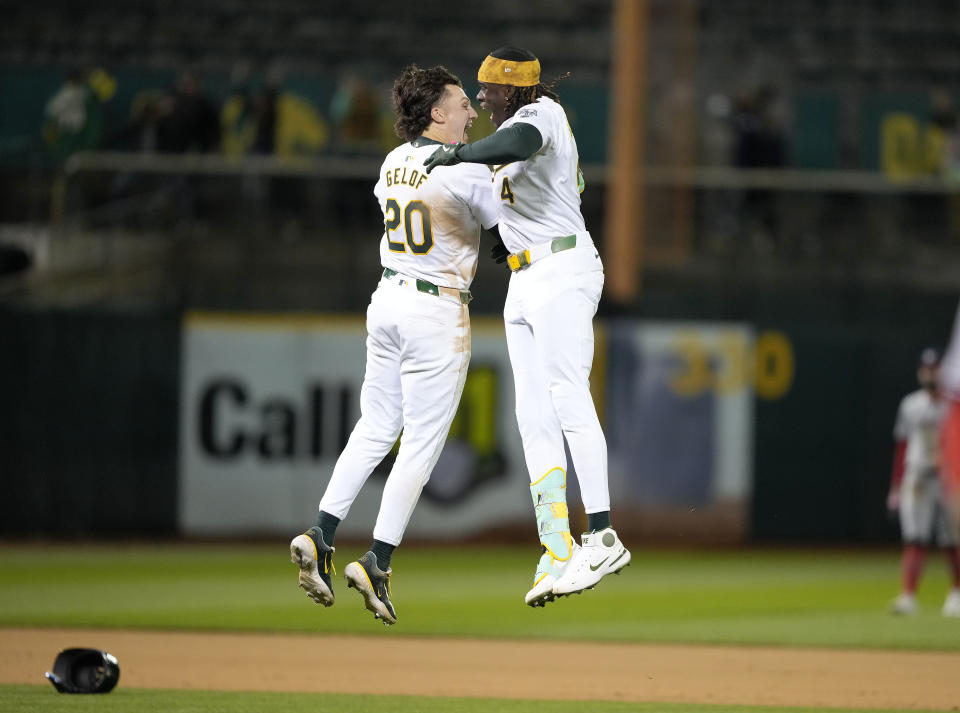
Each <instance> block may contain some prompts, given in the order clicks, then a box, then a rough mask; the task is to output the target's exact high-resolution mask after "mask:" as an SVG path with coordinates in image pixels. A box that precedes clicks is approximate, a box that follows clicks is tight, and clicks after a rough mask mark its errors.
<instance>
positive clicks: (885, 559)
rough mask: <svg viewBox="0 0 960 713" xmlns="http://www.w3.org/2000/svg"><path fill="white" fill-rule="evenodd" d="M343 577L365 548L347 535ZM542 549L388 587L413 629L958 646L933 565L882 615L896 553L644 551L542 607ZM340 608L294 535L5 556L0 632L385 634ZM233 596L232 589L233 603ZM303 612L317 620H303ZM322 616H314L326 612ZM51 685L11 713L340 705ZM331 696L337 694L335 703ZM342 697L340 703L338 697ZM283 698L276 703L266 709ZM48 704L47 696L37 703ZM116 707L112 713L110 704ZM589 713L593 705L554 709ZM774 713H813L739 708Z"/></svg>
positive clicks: (33, 550)
mask: <svg viewBox="0 0 960 713" xmlns="http://www.w3.org/2000/svg"><path fill="white" fill-rule="evenodd" d="M338 545H339V547H338V556H337V558H336V559H335V564H336V565H337V567H338V569H342V567H343V566H344V565H345V564H346V563H347V562H349V561H350V559H351V558H353V557H355V556H357V555H359V554H361V551H362V549H363V548H362V546H359V545H358V546H350V545H349V544H345V543H338ZM535 558H536V550H535V549H533V550H531V549H530V548H527V550H523V551H521V550H516V549H506V548H480V547H468V548H449V547H447V548H417V547H405V548H401V549H400V550H398V552H397V553H396V554H395V556H394V561H393V568H394V578H393V595H394V597H393V598H394V602H395V604H396V606H397V611H398V614H399V617H400V622H399V624H398V625H397V626H396V627H393V628H392V629H391V630H390V632H391V634H392V633H396V634H397V635H401V636H403V635H410V636H456V637H464V636H476V637H499V638H521V639H529V638H541V639H546V638H551V639H553V638H555V639H567V640H591V641H631V642H691V643H718V644H719V643H722V644H748V645H749V644H755V645H761V644H762V645H776V646H809V647H822V646H825V647H848V648H897V649H915V650H949V651H957V650H960V621H957V620H945V619H944V618H943V617H941V616H940V614H939V609H940V605H941V603H942V600H943V596H944V593H945V591H946V588H947V579H946V574H945V571H944V570H945V568H944V566H943V563H942V562H941V561H940V560H939V558H931V560H930V561H929V563H928V572H927V575H926V576H925V578H924V581H923V583H922V587H921V592H920V602H921V606H922V611H921V613H920V614H919V615H918V616H916V617H912V618H909V619H903V618H897V617H893V616H891V615H890V614H888V611H887V607H888V604H889V602H890V600H891V599H892V597H893V596H894V595H895V594H896V590H897V586H898V555H897V553H896V552H893V551H890V552H841V551H829V552H806V551H803V552H797V551H758V550H744V551H716V552H685V551H681V552H659V551H655V552H643V551H639V552H637V553H636V554H635V555H634V560H633V564H632V566H631V567H629V568H628V569H627V570H625V572H624V575H623V576H620V577H608V578H607V579H606V580H604V582H603V583H602V584H601V585H600V587H598V588H597V590H595V592H591V593H589V594H588V595H586V596H582V597H572V598H569V599H565V600H563V601H562V602H560V603H558V604H554V605H551V606H548V607H547V608H546V609H543V610H530V609H529V608H528V607H526V606H524V605H523V599H522V598H523V593H524V591H525V590H526V588H527V586H528V583H529V580H530V578H531V575H532V567H533V565H534V563H535ZM334 581H335V587H336V591H337V595H338V597H339V600H338V605H337V606H335V607H333V608H331V609H326V610H321V609H320V608H319V607H318V608H316V609H312V608H310V607H309V605H308V603H307V602H306V599H305V597H304V595H303V594H302V592H300V590H298V589H297V587H296V568H295V567H294V566H293V565H292V564H290V563H289V561H288V559H287V546H286V542H279V543H277V544H276V545H271V546H267V545H255V546H240V545H236V546H232V545H224V546H206V545H183V546H177V545H160V546H153V545H143V544H131V545H125V546H115V547H105V546H79V547H75V548H68V547H63V548H59V547H51V546H15V545H7V546H2V547H0V626H41V627H54V626H63V627H107V628H149V629H185V630H218V631H223V630H235V631H265V632H269V631H272V632H312V633H315V632H336V633H349V634H367V635H371V636H373V635H381V634H382V633H383V627H382V625H380V624H378V623H377V622H375V621H374V620H373V619H372V617H371V616H369V615H368V613H367V612H366V611H365V610H364V609H363V608H362V605H361V604H360V599H359V597H356V595H353V593H352V592H347V591H346V589H345V587H344V585H343V584H342V578H340V577H337V578H335V580H334ZM225 592H231V593H232V595H231V596H227V597H225V596H224V594H225ZM305 611H306V613H307V615H306V616H305ZM314 612H316V613H315V615H314ZM50 693H51V690H49V689H48V687H40V686H3V687H0V711H6V710H10V711H13V710H17V711H30V710H43V711H61V710H63V711H66V710H70V711H75V710H87V709H88V708H87V707H86V706H92V705H94V704H95V705H96V706H97V710H98V711H111V710H117V711H120V710H123V711H132V712H134V713H136V712H137V711H141V710H142V711H148V710H156V709H159V708H162V709H163V710H168V711H180V710H182V711H188V710H189V711H208V710H230V711H246V710H251V711H253V710H282V711H284V713H296V712H297V711H300V710H303V711H307V710H308V709H309V710H310V711H318V710H343V709H345V708H347V707H348V706H347V703H348V702H349V701H348V700H347V699H349V698H350V697H345V696H331V697H326V696H325V697H324V701H323V703H322V707H320V705H321V702H320V701H319V700H318V697H317V696H315V695H309V696H308V695H302V696H301V695H295V694H241V693H236V694H224V693H189V692H174V691H163V692H150V691H145V690H127V689H122V688H121V689H118V690H117V691H115V692H114V693H113V694H111V695H110V696H106V697H99V696H98V697H94V701H91V702H87V701H85V700H80V699H82V698H83V697H79V698H77V697H73V696H51V695H50ZM335 699H336V700H335ZM340 699H344V700H340ZM267 700H269V701H272V702H269V703H265V702H264V701H267ZM411 700H413V701H414V702H411V701H405V700H404V699H400V698H398V697H389V698H383V699H379V698H375V697H373V698H371V697H364V701H363V703H362V707H357V703H358V702H357V701H353V702H352V703H351V704H350V706H351V707H352V708H353V710H369V711H375V712H380V711H414V710H423V711H433V710H438V711H439V710H463V711H494V710H496V711H512V710H517V711H519V710H524V711H529V710H530V707H531V703H530V702H529V701H518V702H507V701H494V700H479V701H478V700H469V701H468V700H466V699H464V700H462V701H457V703H456V705H455V706H452V707H451V705H452V704H451V702H450V700H448V699H447V700H445V699H411ZM41 701H42V702H41ZM112 706H116V707H112ZM549 709H550V710H557V711H566V710H570V711H574V710H577V711H581V710H584V707H583V706H582V705H577V704H574V703H570V704H565V705H560V704H557V705H553V704H552V703H551V704H550V708H549ZM589 710H596V711H621V710H624V711H625V710H637V711H652V710H663V711H666V712H667V713H687V712H688V711H689V712H693V711H696V712H697V713H724V712H726V711H728V710H734V708H731V707H728V706H706V705H701V706H691V705H664V704H656V705H655V706H654V704H650V705H649V706H648V705H646V704H614V703H603V704H600V703H597V704H590V706H589ZM736 710H740V711H752V710H756V711H765V712H766V713H774V711H779V710H789V711H791V713H799V712H800V711H805V710H809V709H802V708H788V709H779V708H777V709H775V708H770V707H765V708H764V707H755V708H750V707H744V706H738V707H736Z"/></svg>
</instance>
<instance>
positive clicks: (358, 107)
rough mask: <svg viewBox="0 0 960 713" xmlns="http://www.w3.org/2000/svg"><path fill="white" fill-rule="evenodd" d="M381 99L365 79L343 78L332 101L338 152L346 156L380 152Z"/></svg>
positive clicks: (331, 114) (331, 107)
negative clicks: (347, 154) (348, 154)
mask: <svg viewBox="0 0 960 713" xmlns="http://www.w3.org/2000/svg"><path fill="white" fill-rule="evenodd" d="M381 104H382V102H381V97H380V94H379V92H378V91H377V90H376V87H375V86H374V85H373V84H371V83H370V82H368V81H367V80H366V79H364V78H362V77H360V76H358V75H355V74H346V75H344V76H343V77H342V78H341V80H340V83H339V84H338V86H337V89H336V91H335V92H334V95H333V99H332V100H331V102H330V118H331V119H332V120H333V125H334V132H335V141H336V147H337V150H339V151H342V152H345V153H379V152H380V148H381V147H380V116H381V112H382V106H381Z"/></svg>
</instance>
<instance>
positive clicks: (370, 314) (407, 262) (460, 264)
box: [290, 66, 497, 624]
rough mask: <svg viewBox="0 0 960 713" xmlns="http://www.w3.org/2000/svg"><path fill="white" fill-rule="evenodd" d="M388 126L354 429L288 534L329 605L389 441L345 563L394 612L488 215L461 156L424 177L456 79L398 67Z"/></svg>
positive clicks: (437, 71) (464, 345)
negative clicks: (354, 519)
mask: <svg viewBox="0 0 960 713" xmlns="http://www.w3.org/2000/svg"><path fill="white" fill-rule="evenodd" d="M393 104H394V109H395V111H396V114H397V121H396V127H395V128H396V131H397V134H398V135H399V136H400V137H401V138H403V139H405V140H406V142H407V143H404V144H402V145H401V146H399V147H398V148H396V149H394V150H393V151H391V152H390V153H389V154H388V155H387V157H386V159H385V160H384V162H383V165H382V167H381V169H380V176H379V180H378V181H377V184H376V187H375V188H374V193H375V195H376V197H377V200H378V201H379V203H380V208H381V210H382V211H383V218H384V233H383V237H382V238H381V241H380V257H381V262H382V264H383V268H384V270H383V276H382V279H381V280H380V283H379V284H378V285H377V289H376V290H375V291H374V293H373V296H372V298H371V301H370V306H369V307H368V308H367V364H366V374H365V375H364V380H363V386H362V388H361V391H360V412H361V415H360V420H359V421H358V422H357V425H356V426H355V427H354V430H353V433H352V434H351V435H350V439H349V441H348V442H347V445H346V448H344V450H343V452H342V453H341V454H340V458H339V459H338V460H337V464H336V466H335V468H334V470H333V474H332V476H331V477H330V482H329V483H328V484H327V488H326V491H325V492H324V494H323V498H322V499H321V501H320V507H319V509H320V514H319V517H318V520H317V524H316V526H314V527H311V528H310V529H309V530H307V531H306V532H305V533H303V534H302V535H298V536H297V537H295V538H293V540H292V542H291V543H290V555H291V559H292V561H293V562H294V563H295V564H296V565H298V567H299V568H300V574H299V581H300V586H301V587H302V588H303V589H305V590H306V592H307V595H308V596H309V597H310V598H311V599H313V600H314V601H316V602H317V603H319V604H323V605H325V606H330V605H331V604H333V602H334V594H333V588H332V585H331V580H330V573H331V571H333V561H332V560H333V557H332V556H333V552H334V547H333V543H334V536H335V533H336V526H337V524H338V523H339V522H340V521H341V520H342V519H343V518H345V517H346V516H347V513H348V512H349V510H350V506H351V505H352V504H353V501H354V500H355V499H356V497H357V494H358V493H359V491H360V488H361V487H362V486H363V484H364V482H366V480H367V478H368V477H369V476H370V474H371V472H373V469H374V468H375V467H376V466H377V464H378V463H380V461H381V460H382V459H383V457H384V456H385V455H386V454H387V453H388V452H389V451H390V449H391V448H392V447H393V445H394V443H396V441H397V438H398V437H399V436H400V434H401V431H402V433H403V436H402V438H401V439H400V448H399V452H398V453H397V458H396V461H395V463H394V466H393V468H392V469H391V471H390V475H389V476H388V478H387V482H386V485H385V487H384V490H383V498H382V501H381V504H380V511H379V514H378V516H377V522H376V525H375V527H374V530H373V547H372V548H371V549H370V551H369V552H367V553H366V554H365V555H363V557H361V558H360V559H359V560H357V561H355V562H351V563H350V564H348V565H347V566H346V568H345V570H344V575H345V577H346V579H347V583H348V586H349V587H353V588H356V589H357V590H358V591H359V592H360V593H361V594H362V595H363V598H364V602H365V604H366V607H367V609H369V610H370V611H372V612H373V613H374V616H375V617H376V618H379V619H381V620H382V621H383V622H384V624H393V623H395V622H396V621H397V614H396V609H395V608H394V606H393V604H392V602H391V601H390V596H391V592H390V575H391V573H392V570H391V569H390V559H391V555H392V553H393V549H394V548H395V547H396V546H397V545H398V544H399V543H400V540H401V538H402V537H403V532H404V529H405V528H406V526H407V522H408V521H409V520H410V516H411V514H412V513H413V509H414V507H415V506H416V503H417V500H418V498H419V496H420V491H421V490H422V489H423V486H424V484H425V483H426V482H427V479H428V478H429V477H430V473H431V471H432V470H433V467H434V465H435V464H436V462H437V458H438V457H439V455H440V451H441V449H442V448H443V444H444V441H445V440H446V437H447V432H448V431H449V429H450V424H451V422H452V421H453V417H454V414H455V412H456V410H457V405H458V403H459V401H460V395H461V392H462V390H463V384H464V380H465V378H466V375H467V365H468V363H469V361H470V314H469V311H468V308H467V305H468V303H469V302H470V292H469V289H470V284H471V282H472V280H473V277H474V273H475V272H476V269H477V249H478V247H479V239H480V232H481V228H491V227H492V226H494V225H495V224H496V222H497V214H496V204H495V203H494V202H493V200H492V196H491V194H490V172H489V170H487V169H486V168H485V167H483V166H476V165H471V164H464V165H463V166H458V167H457V169H456V170H452V171H445V172H441V173H437V174H434V175H432V176H428V175H427V174H426V172H425V171H424V169H423V162H424V160H425V159H426V158H427V157H428V156H430V154H431V153H433V151H434V149H436V147H437V146H440V145H445V144H452V143H457V142H462V141H466V138H467V136H466V132H467V129H469V128H470V126H471V124H472V123H473V120H474V119H475V118H476V116H477V113H476V111H475V110H474V109H473V107H472V106H471V104H470V100H469V99H468V98H467V96H466V95H465V94H464V92H463V89H462V87H461V83H460V80H459V79H458V78H457V77H456V76H454V75H453V74H451V73H450V72H448V71H447V70H446V69H444V68H443V67H433V68H431V69H420V68H418V67H416V66H410V67H407V68H406V69H405V70H404V71H403V73H402V74H401V75H400V77H399V78H398V79H397V80H396V82H395V83H394V87H393Z"/></svg>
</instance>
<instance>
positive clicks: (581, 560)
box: [553, 527, 630, 597]
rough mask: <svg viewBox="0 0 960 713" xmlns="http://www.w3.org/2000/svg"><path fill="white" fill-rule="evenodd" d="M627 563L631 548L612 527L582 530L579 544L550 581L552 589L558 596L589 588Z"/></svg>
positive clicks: (617, 571)
mask: <svg viewBox="0 0 960 713" xmlns="http://www.w3.org/2000/svg"><path fill="white" fill-rule="evenodd" d="M628 564H630V550H628V549H627V548H626V547H624V546H623V543H622V542H621V541H620V538H619V537H617V533H616V531H615V530H614V529H613V528H612V527H607V528H605V529H603V530H599V531H597V532H585V533H584V534H583V536H582V537H581V538H580V548H579V549H578V550H577V551H576V552H575V553H574V554H573V556H571V557H570V563H569V564H568V565H567V567H566V569H565V570H564V572H563V574H562V575H561V576H560V577H559V578H557V583H556V584H554V585H553V593H554V594H555V595H557V596H558V597H559V596H565V595H567V594H574V593H576V592H582V591H583V590H584V589H591V588H592V587H595V586H596V585H597V582H599V581H600V580H601V579H603V578H604V577H605V576H607V575H608V574H618V573H619V572H620V570H622V569H623V568H624V567H626V566H627V565H628Z"/></svg>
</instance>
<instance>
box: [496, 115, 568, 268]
mask: <svg viewBox="0 0 960 713" xmlns="http://www.w3.org/2000/svg"><path fill="white" fill-rule="evenodd" d="M517 122H523V123H526V124H531V125H533V126H535V127H537V130H538V131H539V132H540V135H541V136H543V146H541V147H540V150H539V151H537V152H536V153H535V154H534V155H533V156H531V157H530V158H528V159H527V160H526V161H514V162H513V163H508V164H506V165H503V166H494V167H493V197H494V199H495V200H496V201H497V202H498V203H499V206H500V208H499V218H500V226H499V230H500V237H501V238H503V244H504V245H505V246H506V247H507V249H508V250H509V251H510V252H512V253H518V252H521V251H523V250H526V249H527V248H529V247H531V246H533V245H537V244H538V243H543V242H547V241H549V240H553V239H554V238H560V237H563V236H565V235H574V234H579V235H583V234H585V232H586V227H585V226H584V222H583V214H582V213H581V212H580V169H579V164H580V154H579V153H578V152H577V142H576V140H575V139H574V138H573V131H572V130H571V129H570V124H569V122H568V121H567V115H566V113H564V111H563V107H561V106H560V105H559V104H557V103H556V102H555V101H553V100H552V99H550V98H548V97H541V98H540V99H538V100H537V101H535V102H533V103H532V104H527V105H526V106H524V107H522V108H521V109H520V110H519V111H517V113H516V114H514V115H513V116H512V117H510V118H509V119H507V120H506V121H505V122H503V124H501V125H500V127H499V129H498V131H499V130H500V129H504V128H506V127H508V126H512V125H513V124H515V123H517Z"/></svg>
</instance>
